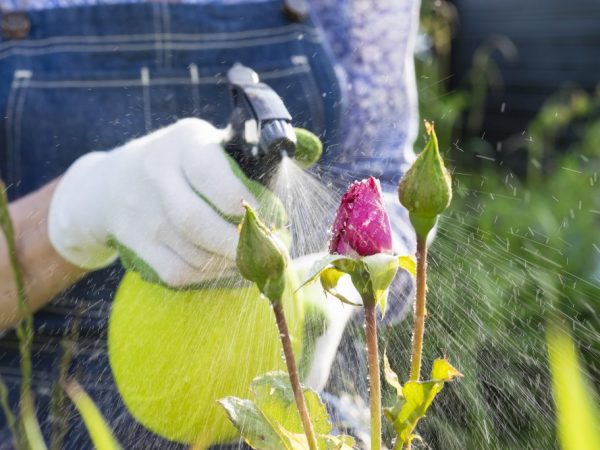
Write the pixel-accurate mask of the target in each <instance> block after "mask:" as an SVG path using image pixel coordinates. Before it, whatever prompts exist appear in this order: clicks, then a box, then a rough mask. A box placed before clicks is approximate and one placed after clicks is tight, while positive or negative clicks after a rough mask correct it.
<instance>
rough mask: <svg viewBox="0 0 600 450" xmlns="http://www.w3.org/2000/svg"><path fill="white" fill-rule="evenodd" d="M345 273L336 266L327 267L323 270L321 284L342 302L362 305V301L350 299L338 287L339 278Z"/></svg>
mask: <svg viewBox="0 0 600 450" xmlns="http://www.w3.org/2000/svg"><path fill="white" fill-rule="evenodd" d="M344 275H346V274H345V273H344V272H342V271H341V270H338V269H336V268H335V267H326V268H325V269H323V271H322V272H321V286H323V289H324V290H325V292H327V293H328V294H330V295H333V296H334V297H335V298H337V299H338V300H339V301H341V302H342V303H346V304H347V305H352V306H362V305H361V304H360V303H356V302H353V301H351V300H349V299H348V297H346V296H345V295H344V294H342V293H341V292H340V291H338V290H337V289H336V287H337V284H338V281H339V279H340V278H341V277H342V276H344Z"/></svg>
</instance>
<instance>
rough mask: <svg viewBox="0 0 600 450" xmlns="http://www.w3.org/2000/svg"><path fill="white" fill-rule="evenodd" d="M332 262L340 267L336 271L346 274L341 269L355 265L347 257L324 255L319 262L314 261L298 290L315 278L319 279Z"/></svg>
mask: <svg viewBox="0 0 600 450" xmlns="http://www.w3.org/2000/svg"><path fill="white" fill-rule="evenodd" d="M334 262H337V263H339V265H340V266H339V267H337V268H338V270H340V271H342V272H344V273H348V272H347V271H346V270H342V269H345V268H350V267H352V266H353V265H354V264H356V261H355V260H353V259H352V258H348V257H347V256H343V255H325V256H324V257H323V258H321V259H320V260H318V261H316V262H315V263H314V264H313V266H312V267H311V268H310V270H309V271H308V274H307V276H306V279H305V280H304V282H303V283H302V284H301V285H300V287H299V288H298V289H301V288H303V287H304V286H306V285H307V284H309V283H312V282H313V281H316V280H317V278H319V275H321V272H323V270H324V269H325V268H327V266H330V265H331V264H332V263H334Z"/></svg>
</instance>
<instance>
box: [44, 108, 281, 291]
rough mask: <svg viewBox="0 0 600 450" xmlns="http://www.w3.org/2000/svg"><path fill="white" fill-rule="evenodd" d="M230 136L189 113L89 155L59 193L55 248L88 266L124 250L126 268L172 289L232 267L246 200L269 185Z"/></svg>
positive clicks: (54, 210)
mask: <svg viewBox="0 0 600 450" xmlns="http://www.w3.org/2000/svg"><path fill="white" fill-rule="evenodd" d="M225 138H226V131H225V130H219V129H216V128H214V127H213V126H212V125H211V124H210V123H208V122H206V121H203V120H200V119H183V120H180V121H179V122H177V123H175V124H173V125H171V126H168V127H166V128H163V129H161V130H158V131H156V132H153V133H151V134H149V135H147V136H145V137H142V138H139V139H136V140H133V141H131V142H129V143H127V144H125V145H123V146H122V147H119V148H117V149H115V150H113V151H110V152H93V153H88V154H86V155H84V156H82V157H81V158H79V159H78V160H77V161H76V162H75V163H74V164H73V165H72V166H71V167H70V168H69V170H68V171H67V172H66V174H65V175H64V177H63V178H62V180H61V181H60V184H59V185H58V188H57V190H56V192H55V194H54V197H53V199H52V203H51V207H50V213H49V219H48V229H49V235H50V240H51V242H52V244H53V246H54V247H55V249H56V250H57V251H58V252H59V253H60V254H61V255H62V256H63V257H64V258H65V259H67V260H68V261H70V262H71V263H73V264H75V265H77V266H79V267H83V268H86V269H99V268H102V267H105V266H107V265H109V264H110V263H111V262H113V261H114V260H115V259H116V258H117V256H118V254H119V253H120V256H121V258H122V260H123V263H124V265H125V266H126V267H127V266H129V267H130V268H134V269H136V270H138V271H139V272H140V273H141V274H142V276H144V278H146V279H149V280H150V281H159V282H162V283H164V284H166V285H168V286H172V287H184V286H189V285H195V284H199V283H202V282H204V281H207V280H210V279H213V278H216V277H219V276H220V275H222V274H223V273H224V272H225V273H227V272H230V271H233V270H234V269H235V255H236V246H237V240H238V231H237V226H236V223H238V222H239V220H240V219H241V217H242V215H243V208H242V200H245V201H247V202H248V203H250V204H251V205H253V206H255V207H256V206H257V198H258V197H261V194H262V193H263V192H264V193H268V191H266V189H263V188H261V187H260V185H258V183H255V182H253V181H251V180H249V179H247V178H246V177H245V176H244V175H243V173H242V172H241V170H240V169H239V167H238V166H237V165H236V164H235V162H234V161H233V160H232V159H230V157H229V156H228V155H227V154H226V152H225V151H224V149H223V146H222V142H223V141H224V139H225ZM265 197H269V198H270V200H271V201H273V198H272V197H270V196H269V195H266V196H265ZM259 200H260V199H259Z"/></svg>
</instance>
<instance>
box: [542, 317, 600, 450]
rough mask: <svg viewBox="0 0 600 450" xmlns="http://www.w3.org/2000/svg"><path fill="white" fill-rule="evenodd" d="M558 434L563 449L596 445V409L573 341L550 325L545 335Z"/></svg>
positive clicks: (599, 428)
mask: <svg viewBox="0 0 600 450" xmlns="http://www.w3.org/2000/svg"><path fill="white" fill-rule="evenodd" d="M547 341H548V355H549V359H550V369H551V372H552V385H553V393H554V401H555V403H556V421H557V426H558V436H559V438H560V443H561V447H562V448H563V450H579V449H586V448H589V449H598V448H600V411H599V409H598V406H597V405H596V404H595V403H594V400H593V399H595V398H596V396H595V395H594V392H593V389H592V387H591V386H590V383H589V382H588V380H587V379H586V378H585V376H584V372H582V367H581V364H580V363H579V357H578V355H577V351H576V349H575V343H574V342H573V340H572V339H571V337H570V336H569V335H568V334H567V333H566V332H565V331H563V330H561V329H559V328H556V327H553V328H551V329H550V331H549V332H548V335H547Z"/></svg>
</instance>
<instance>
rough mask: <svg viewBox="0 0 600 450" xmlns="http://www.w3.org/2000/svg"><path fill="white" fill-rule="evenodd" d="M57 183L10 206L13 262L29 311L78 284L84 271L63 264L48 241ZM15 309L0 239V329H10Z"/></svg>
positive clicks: (13, 289)
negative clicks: (18, 270)
mask: <svg viewBox="0 0 600 450" xmlns="http://www.w3.org/2000/svg"><path fill="white" fill-rule="evenodd" d="M57 183H58V181H57V180H55V181H53V182H51V183H49V184H47V185H46V186H44V187H43V188H41V189H40V190H38V191H36V192H34V193H32V194H29V195H28V196H26V197H24V198H22V199H20V200H18V201H16V202H13V203H12V204H11V205H10V214H11V217H12V221H13V225H14V229H15V241H16V248H17V258H18V260H19V262H20V264H21V270H22V272H23V278H24V282H25V290H26V293H27V298H28V300H29V305H30V308H31V310H32V311H36V310H38V309H40V308H41V307H42V306H44V305H45V304H46V303H48V302H49V301H50V300H51V299H52V298H53V297H54V296H55V295H57V294H58V293H59V292H61V291H62V290H64V289H65V288H67V287H69V286H70V285H71V284H73V283H74V282H76V281H77V280H79V279H80V278H81V277H83V275H84V274H85V271H84V270H82V269H79V268H77V267H75V266H73V265H72V264H70V263H68V262H67V261H65V260H64V259H63V258H62V257H61V256H60V255H59V254H58V253H56V251H55V250H54V248H53V247H52V244H51V243H50V240H49V239H48V224H47V219H48V209H49V206H50V200H51V198H52V194H53V192H54V189H55V188H56V185H57ZM19 318H20V315H19V308H18V299H17V289H16V285H15V282H14V278H13V271H12V268H11V265H10V260H9V255H8V249H7V245H6V240H5V239H3V238H2V239H0V329H6V328H8V327H10V326H12V325H14V324H15V323H16V322H17V321H18V319H19Z"/></svg>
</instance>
